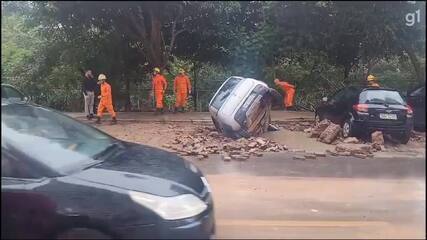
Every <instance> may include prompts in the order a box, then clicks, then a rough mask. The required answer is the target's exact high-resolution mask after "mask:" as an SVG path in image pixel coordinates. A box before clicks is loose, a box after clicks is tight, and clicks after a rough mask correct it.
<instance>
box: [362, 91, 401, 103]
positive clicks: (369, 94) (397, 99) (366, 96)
mask: <svg viewBox="0 0 427 240" xmlns="http://www.w3.org/2000/svg"><path fill="white" fill-rule="evenodd" d="M359 103H366V104H399V105H405V101H404V100H403V98H402V97H401V96H400V94H399V93H398V92H396V91H390V90H366V91H363V92H361V93H360V96H359Z"/></svg>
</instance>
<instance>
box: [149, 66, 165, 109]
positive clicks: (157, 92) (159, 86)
mask: <svg viewBox="0 0 427 240" xmlns="http://www.w3.org/2000/svg"><path fill="white" fill-rule="evenodd" d="M167 86H168V83H167V81H166V78H165V77H164V76H163V75H162V74H160V69H159V68H158V67H156V68H154V76H153V87H152V92H153V93H154V97H155V99H156V113H157V112H161V113H163V97H164V95H165V91H166V87H167Z"/></svg>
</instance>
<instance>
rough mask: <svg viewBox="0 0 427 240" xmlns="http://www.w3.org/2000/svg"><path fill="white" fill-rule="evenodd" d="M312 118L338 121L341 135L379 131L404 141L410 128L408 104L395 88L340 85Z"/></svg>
mask: <svg viewBox="0 0 427 240" xmlns="http://www.w3.org/2000/svg"><path fill="white" fill-rule="evenodd" d="M315 118H316V120H317V121H318V120H323V119H325V118H326V119H330V120H331V121H332V122H334V123H337V124H340V125H341V126H342V128H343V136H344V137H350V136H369V134H370V133H372V132H374V131H377V130H378V131H382V132H383V133H386V134H391V135H392V136H393V137H395V138H396V139H398V140H399V141H400V142H401V143H407V142H408V141H409V139H410V135H411V131H412V129H413V112H412V109H411V107H410V106H408V105H407V104H406V102H405V101H404V100H403V98H402V97H401V95H400V94H399V92H398V91H396V90H393V89H388V88H363V87H357V86H350V87H346V88H343V89H341V90H339V91H338V92H336V93H335V94H334V95H333V96H332V97H330V98H324V99H323V100H322V103H321V104H320V105H319V106H318V107H317V108H316V111H315Z"/></svg>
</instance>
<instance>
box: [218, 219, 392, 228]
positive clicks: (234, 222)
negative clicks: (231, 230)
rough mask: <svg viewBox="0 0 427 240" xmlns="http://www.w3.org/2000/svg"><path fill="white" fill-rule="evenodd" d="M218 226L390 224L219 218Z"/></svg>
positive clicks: (350, 225) (385, 224) (372, 225)
mask: <svg viewBox="0 0 427 240" xmlns="http://www.w3.org/2000/svg"><path fill="white" fill-rule="evenodd" d="M216 224H217V225H218V226H245V227H379V226H388V225H389V223H387V222H382V221H321V220H320V221H289V220H245V219H218V220H217V221H216Z"/></svg>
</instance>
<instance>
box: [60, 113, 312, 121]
mask: <svg viewBox="0 0 427 240" xmlns="http://www.w3.org/2000/svg"><path fill="white" fill-rule="evenodd" d="M65 114H67V115H69V116H71V117H73V118H76V119H86V116H85V114H84V113H83V112H66V113H65ZM105 115H106V116H107V115H109V114H108V113H105ZM313 119H314V113H312V112H307V111H271V120H272V121H274V122H280V121H298V120H313ZM117 120H119V121H126V122H211V115H210V113H209V112H187V113H176V114H173V113H165V114H163V115H154V112H118V113H117Z"/></svg>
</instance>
